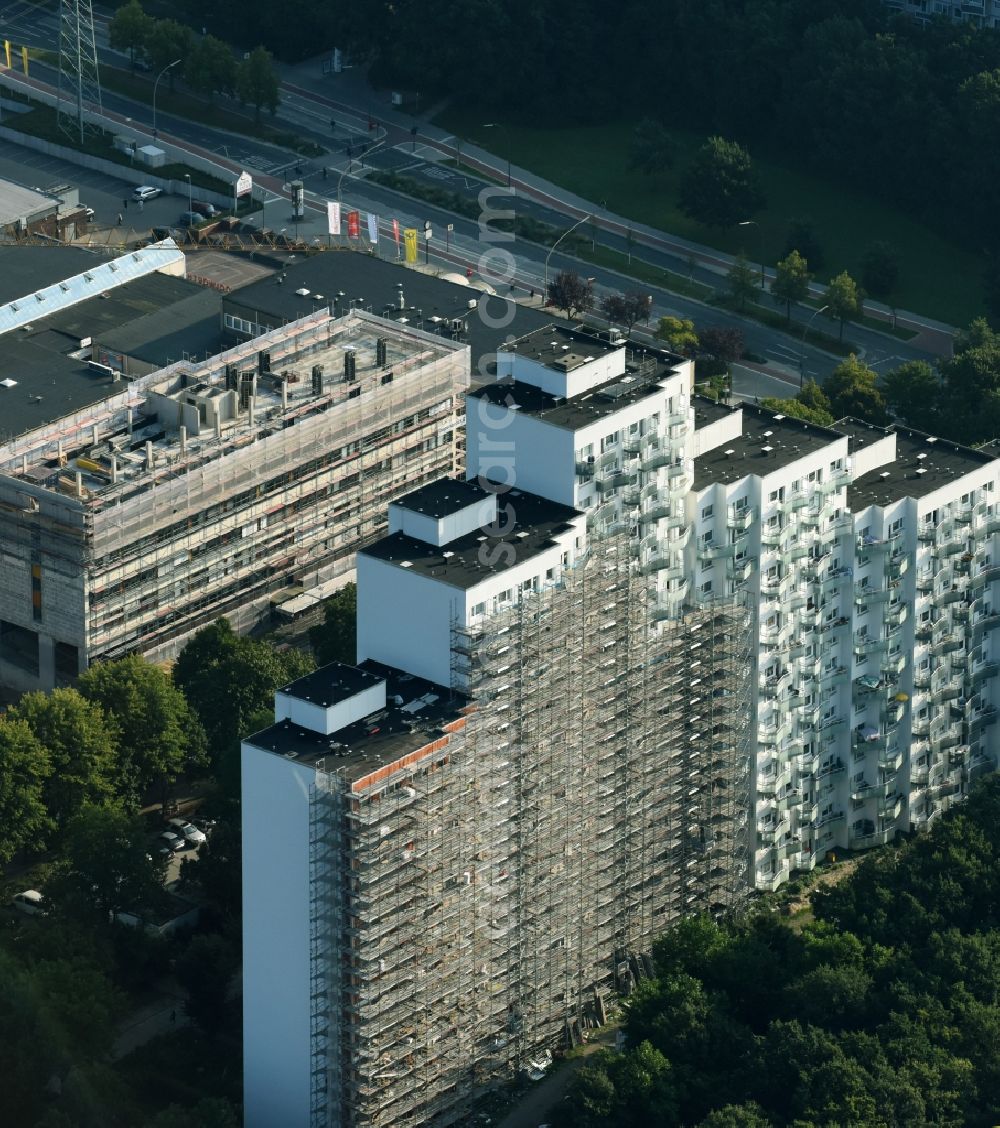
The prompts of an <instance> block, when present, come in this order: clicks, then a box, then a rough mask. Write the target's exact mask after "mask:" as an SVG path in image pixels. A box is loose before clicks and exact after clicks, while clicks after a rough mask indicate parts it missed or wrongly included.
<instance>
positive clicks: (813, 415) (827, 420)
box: [760, 396, 833, 427]
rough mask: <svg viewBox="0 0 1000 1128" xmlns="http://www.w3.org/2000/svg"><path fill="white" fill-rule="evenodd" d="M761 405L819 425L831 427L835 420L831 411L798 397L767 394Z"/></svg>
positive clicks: (769, 409)
mask: <svg viewBox="0 0 1000 1128" xmlns="http://www.w3.org/2000/svg"><path fill="white" fill-rule="evenodd" d="M760 405H761V407H766V408H767V409H768V411H777V412H780V413H781V414H782V415H788V416H790V417H791V418H792V419H802V420H803V421H804V422H806V423H815V424H816V426H817V427H829V426H830V424H831V423H832V422H833V416H832V415H831V414H830V412H829V411H823V410H822V408H816V407H807V406H806V405H805V404H804V403H800V402H799V401H798V400H797V399H791V398H790V399H782V398H781V397H780V396H765V397H764V398H763V399H762V400H761V401H760Z"/></svg>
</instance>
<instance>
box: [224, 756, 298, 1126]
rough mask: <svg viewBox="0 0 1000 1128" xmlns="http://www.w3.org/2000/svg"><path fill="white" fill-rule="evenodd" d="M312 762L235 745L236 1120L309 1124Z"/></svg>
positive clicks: (268, 1124) (251, 1123) (249, 1123)
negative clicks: (238, 816)
mask: <svg viewBox="0 0 1000 1128" xmlns="http://www.w3.org/2000/svg"><path fill="white" fill-rule="evenodd" d="M314 779H315V772H314V771H313V770H312V769H311V768H308V767H306V766H304V765H302V764H295V763H291V762H290V761H288V760H285V759H282V757H280V756H276V755H274V754H273V753H271V752H265V751H264V750H263V749H260V748H256V747H254V746H253V745H252V744H244V745H243V788H242V796H243V1095H244V1106H245V1113H244V1120H243V1123H244V1125H245V1128H275V1126H276V1125H279V1124H280V1125H281V1126H282V1128H308V1126H309V1076H310V1075H309V1069H310V1059H309V1049H310V1033H309V1018H310V998H309V914H310V905H309V788H310V786H311V785H312V783H313V782H314Z"/></svg>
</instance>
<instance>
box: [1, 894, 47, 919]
mask: <svg viewBox="0 0 1000 1128" xmlns="http://www.w3.org/2000/svg"><path fill="white" fill-rule="evenodd" d="M10 903H11V905H12V906H13V907H14V908H15V909H20V911H21V912H22V913H27V914H28V916H36V915H37V914H39V913H44V912H45V910H46V908H47V906H46V904H45V898H44V897H43V896H42V894H41V893H39V892H38V890H37V889H26V890H25V891H24V892H23V893H18V894H16V895H15V896H14V897H12V898H11V902H10Z"/></svg>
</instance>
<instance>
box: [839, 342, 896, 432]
mask: <svg viewBox="0 0 1000 1128" xmlns="http://www.w3.org/2000/svg"><path fill="white" fill-rule="evenodd" d="M876 381H877V374H876V373H875V372H873V371H872V369H870V368H869V367H868V366H867V365H866V364H864V363H862V361H860V360H858V358H857V357H856V356H855V355H854V354H853V353H852V354H851V355H850V356H849V357H848V358H847V359H846V360H842V361H841V362H840V364H838V365H837V367H836V368H835V369H834V370H833V371H832V372H831V373H830V375H829V376H827V378H826V379H825V380H824V381H823V394H824V395H825V396H826V397H827V399H828V400H829V401H830V411H831V413H832V414H833V417H834V419H842V418H843V417H844V416H847V415H849V416H853V417H854V418H855V419H863V420H864V421H865V422H866V423H875V424H876V425H877V426H880V427H882V426H885V424H886V423H888V422H889V413H888V412H887V411H886V407H885V400H884V399H883V398H882V393H881V392H880V391H879V390H878V386H877V383H876Z"/></svg>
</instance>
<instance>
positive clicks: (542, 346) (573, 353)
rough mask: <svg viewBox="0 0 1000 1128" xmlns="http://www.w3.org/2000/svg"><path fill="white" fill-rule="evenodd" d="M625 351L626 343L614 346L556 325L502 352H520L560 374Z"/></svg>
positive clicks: (507, 346)
mask: <svg viewBox="0 0 1000 1128" xmlns="http://www.w3.org/2000/svg"><path fill="white" fill-rule="evenodd" d="M623 350H624V344H623V343H612V342H611V341H609V340H607V339H606V338H603V337H598V336H597V335H595V334H594V333H586V332H584V331H582V330H580V329H573V328H571V327H570V326H568V325H560V324H558V323H554V324H552V325H550V326H547V327H545V328H542V329H535V330H534V331H533V332H531V333H526V334H525V335H524V336H523V337H518V338H517V340H516V341H511V343H510V344H509V345H505V346H504V347H503V349H502V350H501V351H502V352H512V353H517V355H518V356H523V357H527V358H528V359H529V360H534V361H537V362H538V363H539V364H544V365H545V367H546V368H553V369H555V370H556V371H558V372H572V371H573V369H574V368H580V367H581V366H582V365H584V364H589V363H590V361H592V360H595V359H596V358H597V357H598V356H608V355H610V354H611V353H615V352H622V351H623Z"/></svg>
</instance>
